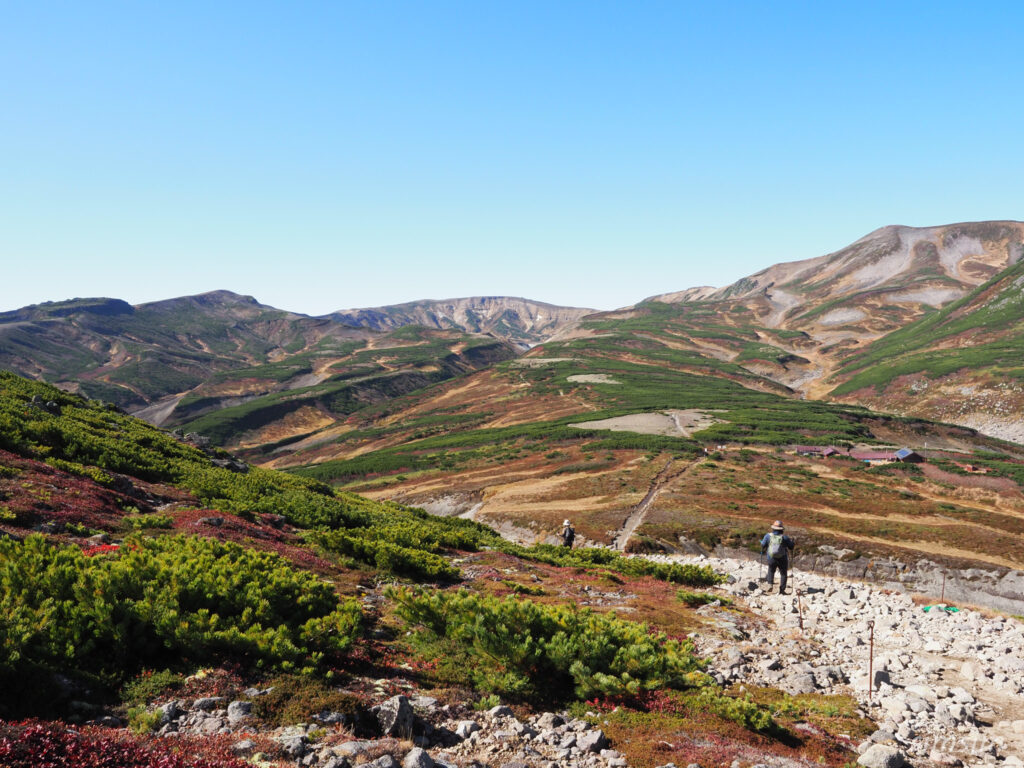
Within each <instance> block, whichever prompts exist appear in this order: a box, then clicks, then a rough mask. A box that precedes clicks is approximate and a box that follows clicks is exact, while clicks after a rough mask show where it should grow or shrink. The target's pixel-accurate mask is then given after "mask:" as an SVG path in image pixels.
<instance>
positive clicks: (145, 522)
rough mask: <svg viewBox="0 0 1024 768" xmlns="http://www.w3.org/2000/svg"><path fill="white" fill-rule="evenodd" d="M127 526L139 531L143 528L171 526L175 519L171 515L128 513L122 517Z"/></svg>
mask: <svg viewBox="0 0 1024 768" xmlns="http://www.w3.org/2000/svg"><path fill="white" fill-rule="evenodd" d="M122 521H123V524H124V526H125V527H126V528H131V529H133V530H136V531H139V530H142V529H143V528H170V527H171V526H173V525H174V520H173V518H171V517H170V516H169V515H157V514H151V515H127V516H125V517H124V518H122Z"/></svg>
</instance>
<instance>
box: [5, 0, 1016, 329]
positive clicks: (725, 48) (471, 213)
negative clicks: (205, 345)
mask: <svg viewBox="0 0 1024 768" xmlns="http://www.w3.org/2000/svg"><path fill="white" fill-rule="evenodd" d="M1022 28H1024V6H1022V5H1020V4H1019V3H986V4H983V5H982V4H966V3H959V2H957V3H954V2H902V3H872V2H858V3H811V2H806V3H805V2H791V3H784V2H783V3H763V2H757V3H755V2H750V3H740V2H721V3H704V2H701V3H696V2H694V3H687V2H663V3H661V2H658V3H655V2H621V3H609V2H597V1H594V0H590V1H587V2H549V1H548V2H526V1H525V0H516V2H403V3H396V2H388V1H387V0H372V1H371V0H366V2H358V3H356V2H323V3H312V2H293V3H280V2H274V3H262V2H253V1H252V0H250V1H248V2H244V3H242V2H238V3H231V2H219V3H198V2H196V3H192V2H175V3H156V2H141V1H139V0H132V1H131V2H123V3H111V2H101V1H98V2H90V3H71V2H47V1H46V0H40V1H39V2H32V3H21V2H13V1H11V2H7V1H6V0H0V258H2V260H3V266H4V277H3V279H2V280H0V310H2V309H12V308H15V307H19V306H23V305H25V304H30V303H36V302H40V301H47V300H60V299H65V298H71V297H75V296H115V297H118V298H123V299H126V300H128V301H131V302H133V303H140V302H144V301H153V300H157V299H162V298H170V297H173V296H180V295H185V294H191V293H200V292H203V291H208V290H214V289H219V288H225V289H229V290H233V291H236V292H238V293H245V294H251V295H253V296H255V297H256V298H258V299H259V300H260V301H262V302H264V303H266V304H271V305H274V306H277V307H281V308H283V309H289V310H293V311H297V312H304V313H307V314H322V313H327V312H330V311H332V310H335V309H341V308H349V307H362V306H375V305H380V304H391V303H398V302H402V301H410V300H414V299H419V298H449V297H456V296H470V295H518V296H526V297H529V298H533V299H538V300H542V301H549V302H553V303H558V304H569V305H575V306H588V307H594V308H598V309H610V308H613V307H618V306H624V305H628V304H631V303H633V302H635V301H638V300H640V299H642V298H644V297H646V296H650V295H652V294H656V293H663V292H667V291H674V290H681V289H683V288H687V287H690V286H693V285H705V284H710V285H724V284H727V283H730V282H732V281H733V280H736V279H738V278H740V277H743V276H744V275H747V274H750V273H752V272H755V271H757V270H759V269H761V268H763V267H766V266H769V265H770V264H773V263H776V262H779V261H789V260H793V259H801V258H808V257H811V256H817V255H820V254H822V253H827V252H829V251H832V250H836V249H838V248H841V247H843V246H845V245H847V244H849V243H850V242H852V241H853V240H856V239H857V238H859V237H861V236H863V235H864V234H866V233H867V232H869V231H871V230H873V229H876V228H878V227H880V226H884V225H886V224H895V223H899V224H908V225H913V226H927V225H933V224H944V223H951V222H955V221H971V220H982V219H1024V149H1022V147H1024V142H1022V139H1021V137H1022V136H1024V125H1022V123H1024V104H1022V97H1021V89H1020V83H1021V82H1022V80H1024V78H1022V75H1024V63H1022V62H1024V55H1022V53H1021V51H1022V45H1021V42H1022V34H1021V29H1022Z"/></svg>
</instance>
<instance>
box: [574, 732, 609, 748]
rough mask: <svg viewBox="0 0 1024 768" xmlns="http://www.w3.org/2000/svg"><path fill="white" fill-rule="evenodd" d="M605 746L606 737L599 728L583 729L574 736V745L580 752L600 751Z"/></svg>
mask: <svg viewBox="0 0 1024 768" xmlns="http://www.w3.org/2000/svg"><path fill="white" fill-rule="evenodd" d="M607 746H608V739H607V738H605V735H604V731H602V730H600V729H595V730H593V731H584V732H583V733H581V734H578V735H577V736H576V747H577V748H578V749H579V750H580V751H581V752H600V751H601V750H602V749H604V748H605V747H607Z"/></svg>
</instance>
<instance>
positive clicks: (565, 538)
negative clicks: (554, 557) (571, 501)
mask: <svg viewBox="0 0 1024 768" xmlns="http://www.w3.org/2000/svg"><path fill="white" fill-rule="evenodd" d="M559 537H560V538H561V539H562V546H563V547H569V548H570V549H572V543H573V542H574V541H575V540H576V531H575V530H573V527H572V523H570V522H569V521H568V520H566V521H565V522H564V523H562V532H561V533H560V534H559Z"/></svg>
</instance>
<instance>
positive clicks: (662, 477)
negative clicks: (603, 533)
mask: <svg viewBox="0 0 1024 768" xmlns="http://www.w3.org/2000/svg"><path fill="white" fill-rule="evenodd" d="M700 461H701V459H698V460H695V461H691V462H689V463H687V464H686V465H685V466H683V467H682V468H675V469H674V468H673V465H674V464H676V463H677V462H675V461H674V460H672V459H670V460H669V461H668V462H667V463H666V464H665V466H664V468H663V469H662V470H661V472H659V473H658V474H657V476H656V477H655V478H654V480H653V481H652V482H651V488H650V490H648V491H647V495H646V496H644V497H643V499H641V501H640V503H639V504H637V505H636V507H634V508H633V511H632V512H630V513H629V516H628V517H627V518H626V520H625V522H624V523H623V524H622V527H621V528H620V529H619V530H618V531H616V532H615V535H614V536H612V543H611V548H612V549H617V550H619V551H622V550H624V549H625V548H626V544H628V543H629V537H630V536H632V535H633V532H634V531H635V530H636V529H637V528H639V527H640V524H641V523H643V521H644V516H645V515H646V514H647V510H648V509H650V506H651V504H653V503H654V500H655V499H657V498H658V494H659V493H661V489H662V488H664V487H665V486H666V485H667V484H668V483H670V482H672V481H673V480H676V479H677V478H678V477H679V476H680V475H683V474H684V473H685V472H686V470H688V469H689V468H690V467H692V466H694V465H696V464H698V463H699V462H700Z"/></svg>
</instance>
